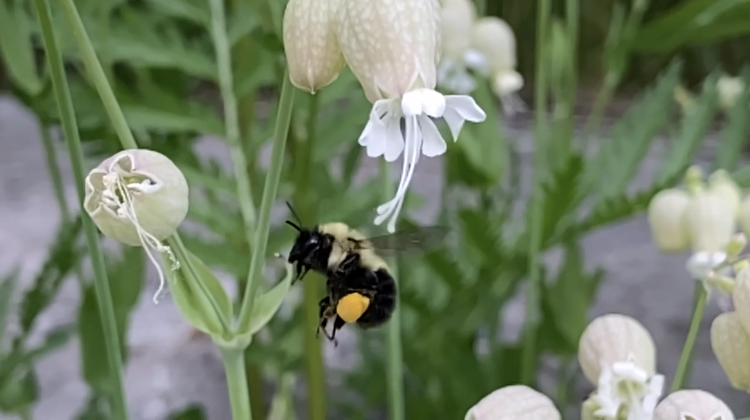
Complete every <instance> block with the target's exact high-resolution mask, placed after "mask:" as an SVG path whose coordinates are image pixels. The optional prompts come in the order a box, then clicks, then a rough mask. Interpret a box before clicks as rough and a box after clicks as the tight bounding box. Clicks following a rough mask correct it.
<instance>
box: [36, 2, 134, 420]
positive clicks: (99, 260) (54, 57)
mask: <svg viewBox="0 0 750 420" xmlns="http://www.w3.org/2000/svg"><path fill="white" fill-rule="evenodd" d="M68 1H69V2H71V1H72V0H68ZM34 4H35V6H36V9H37V13H38V15H39V24H40V28H41V31H42V39H43V41H44V49H45V52H46V55H47V61H48V64H49V66H50V74H51V77H52V87H53V90H54V93H55V100H56V101H57V106H58V109H59V112H60V117H61V120H62V126H63V130H64V132H65V140H66V142H67V144H68V149H69V152H70V160H71V163H72V166H73V175H74V176H75V184H76V191H77V193H78V201H79V203H83V199H84V196H85V190H84V178H85V172H84V156H83V150H82V148H81V140H80V138H79V136H78V126H77V123H76V119H75V112H74V110H73V100H72V98H71V96H70V91H69V89H68V82H67V80H66V78H65V70H64V67H63V61H62V56H61V55H60V53H59V51H58V49H57V44H56V41H55V34H54V31H53V27H52V20H51V18H50V9H49V5H48V4H47V1H46V0H35V1H34ZM81 213H82V214H81V219H82V220H83V228H84V231H85V232H86V241H87V243H88V248H89V253H90V255H91V262H92V264H93V269H94V291H95V293H96V300H97V305H98V307H99V312H100V313H101V316H102V322H103V326H102V327H103V328H102V329H103V330H104V341H105V345H106V349H107V361H108V362H109V368H110V372H111V374H112V377H111V378H110V380H111V384H110V390H111V404H112V416H113V418H114V419H122V420H126V419H127V418H128V409H127V405H126V403H125V387H124V385H123V375H122V370H123V369H122V354H121V353H120V349H121V347H120V339H119V336H118V334H117V322H116V320H115V311H114V306H113V305H112V295H111V292H110V290H109V281H108V280H107V270H106V266H105V264H104V254H103V253H102V250H101V248H100V247H99V238H98V234H97V230H96V226H94V223H93V221H92V220H91V218H90V217H89V216H88V214H87V213H86V212H85V211H82V212H81Z"/></svg>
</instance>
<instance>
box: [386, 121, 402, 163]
mask: <svg viewBox="0 0 750 420" xmlns="http://www.w3.org/2000/svg"><path fill="white" fill-rule="evenodd" d="M403 151H404V139H403V137H402V135H401V118H400V117H399V118H398V119H395V120H394V119H391V120H389V121H388V126H387V128H386V132H385V151H384V153H383V157H384V158H385V160H386V162H393V161H395V160H396V159H398V157H399V156H400V155H401V152H403Z"/></svg>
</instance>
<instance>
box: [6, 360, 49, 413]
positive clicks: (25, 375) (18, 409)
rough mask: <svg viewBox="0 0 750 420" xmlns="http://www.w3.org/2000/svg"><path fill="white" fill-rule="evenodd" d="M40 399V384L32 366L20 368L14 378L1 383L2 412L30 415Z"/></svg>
mask: <svg viewBox="0 0 750 420" xmlns="http://www.w3.org/2000/svg"><path fill="white" fill-rule="evenodd" d="M38 398H39V382H38V380H37V377H36V373H35V372H34V369H33V368H32V367H31V366H28V365H26V366H23V367H19V368H18V369H17V370H16V371H15V374H14V375H13V377H11V378H9V380H7V381H5V382H3V383H0V411H2V412H6V413H16V414H21V413H28V411H29V410H30V409H31V406H32V405H33V404H34V402H35V401H36V400H37V399H38Z"/></svg>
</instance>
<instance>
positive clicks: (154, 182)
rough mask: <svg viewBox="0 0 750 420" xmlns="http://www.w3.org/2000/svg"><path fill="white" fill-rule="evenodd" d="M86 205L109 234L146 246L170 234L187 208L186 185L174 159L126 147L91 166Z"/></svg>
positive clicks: (103, 231)
mask: <svg viewBox="0 0 750 420" xmlns="http://www.w3.org/2000/svg"><path fill="white" fill-rule="evenodd" d="M85 184H86V196H85V198H84V202H83V205H84V208H85V209H86V212H87V213H88V214H89V215H90V216H91V218H92V219H93V220H94V223H96V226H97V227H98V228H99V230H101V231H102V233H103V234H104V235H105V236H108V237H110V238H112V239H115V240H117V241H120V242H122V243H125V244H128V245H133V246H142V245H144V241H145V242H146V244H145V245H149V242H153V241H161V240H164V239H166V238H168V237H169V236H171V235H172V234H173V233H174V232H175V231H176V230H177V227H178V226H179V225H180V223H182V221H183V220H185V216H187V211H188V185H187V181H186V180H185V176H184V175H183V174H182V172H181V171H180V170H179V169H178V168H177V166H175V164H174V163H173V162H172V161H171V160H170V159H169V158H168V157H166V156H164V155H162V154H161V153H158V152H155V151H152V150H147V149H131V150H123V151H121V152H119V153H117V154H115V155H114V156H112V157H110V158H108V159H106V160H104V161H103V162H102V163H101V164H99V166H97V167H96V168H94V169H93V170H91V172H89V174H88V176H87V177H86V180H85Z"/></svg>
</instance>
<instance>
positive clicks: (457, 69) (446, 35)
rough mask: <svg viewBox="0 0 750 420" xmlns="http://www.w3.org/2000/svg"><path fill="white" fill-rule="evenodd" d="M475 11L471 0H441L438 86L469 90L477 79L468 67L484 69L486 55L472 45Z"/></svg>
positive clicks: (457, 90)
mask: <svg viewBox="0 0 750 420" xmlns="http://www.w3.org/2000/svg"><path fill="white" fill-rule="evenodd" d="M476 14H477V12H476V7H475V6H474V2H473V1H471V0H444V1H443V8H442V18H441V23H442V24H441V39H442V43H441V44H442V50H441V54H440V62H439V63H438V67H437V82H438V85H439V86H440V87H444V88H446V89H448V90H449V91H452V92H456V93H461V94H468V93H470V92H471V91H473V90H474V89H475V88H476V81H475V80H474V77H473V76H472V75H471V74H470V73H469V71H468V70H469V69H470V68H478V69H482V70H484V72H485V73H486V67H487V65H486V59H485V57H484V56H483V55H482V54H481V53H480V52H479V51H477V50H476V49H475V48H473V45H472V41H473V40H472V31H473V29H474V23H475V21H476V18H477V16H476Z"/></svg>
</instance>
